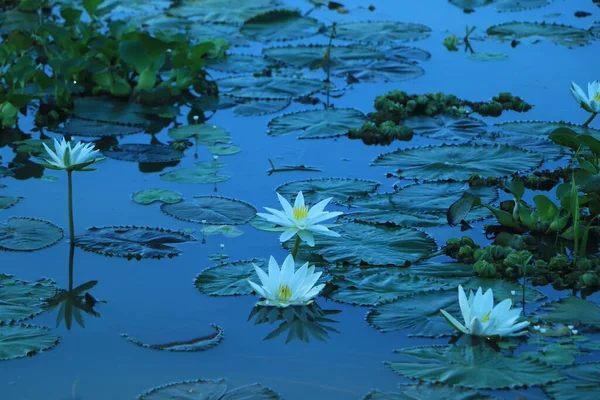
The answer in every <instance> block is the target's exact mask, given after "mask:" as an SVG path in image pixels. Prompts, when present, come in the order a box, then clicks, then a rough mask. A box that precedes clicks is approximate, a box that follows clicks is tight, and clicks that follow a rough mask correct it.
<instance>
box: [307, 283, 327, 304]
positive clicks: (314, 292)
mask: <svg viewBox="0 0 600 400" xmlns="http://www.w3.org/2000/svg"><path fill="white" fill-rule="evenodd" d="M324 287H325V284H324V283H322V284H320V285H317V286H315V287H313V288H312V289H310V290H309V291H308V292H307V293H305V294H304V296H303V299H304V300H305V301H306V300H308V299H312V298H314V297H316V296H318V295H319V293H321V290H323V288H324Z"/></svg>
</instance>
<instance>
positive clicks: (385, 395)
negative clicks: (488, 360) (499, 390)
mask: <svg viewBox="0 0 600 400" xmlns="http://www.w3.org/2000/svg"><path fill="white" fill-rule="evenodd" d="M400 390H401V391H402V393H389V392H382V391H379V390H373V391H371V392H370V393H368V394H367V395H365V397H363V398H362V400H431V399H444V400H494V399H497V397H493V396H487V395H483V394H481V393H480V392H477V391H475V390H471V389H465V388H461V387H458V386H449V385H440V384H437V385H436V384H423V383H420V384H417V385H400Z"/></svg>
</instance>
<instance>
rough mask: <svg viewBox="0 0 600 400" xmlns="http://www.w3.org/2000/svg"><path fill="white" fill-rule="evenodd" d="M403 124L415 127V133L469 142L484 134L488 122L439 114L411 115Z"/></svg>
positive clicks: (434, 137) (447, 140)
mask: <svg viewBox="0 0 600 400" xmlns="http://www.w3.org/2000/svg"><path fill="white" fill-rule="evenodd" d="M402 125H405V126H408V127H410V128H412V129H413V131H414V134H415V135H421V136H426V137H428V138H431V139H438V140H443V141H446V142H452V141H454V142H467V141H469V140H473V139H475V138H478V137H481V136H483V135H484V134H485V133H486V131H487V129H486V126H487V125H486V123H485V122H483V121H480V120H478V119H475V118H470V117H455V116H452V115H439V116H437V117H435V118H434V117H410V118H407V119H405V120H404V121H402Z"/></svg>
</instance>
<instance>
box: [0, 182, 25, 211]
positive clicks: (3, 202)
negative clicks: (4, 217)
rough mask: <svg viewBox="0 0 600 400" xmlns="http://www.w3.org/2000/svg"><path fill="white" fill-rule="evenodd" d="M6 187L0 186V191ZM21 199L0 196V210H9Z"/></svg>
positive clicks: (19, 197)
mask: <svg viewBox="0 0 600 400" xmlns="http://www.w3.org/2000/svg"><path fill="white" fill-rule="evenodd" d="M4 187H6V186H3V185H0V189H2V188H4ZM21 199H23V198H22V197H21V196H0V210H4V209H5V208H11V207H12V206H14V205H15V204H17V203H18V202H19V201H21Z"/></svg>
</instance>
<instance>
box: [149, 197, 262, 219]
mask: <svg viewBox="0 0 600 400" xmlns="http://www.w3.org/2000/svg"><path fill="white" fill-rule="evenodd" d="M160 209H161V210H162V211H163V212H164V213H165V214H167V215H170V216H172V217H175V218H177V219H180V220H183V221H187V222H196V223H202V224H211V225H243V224H245V223H246V222H248V221H250V220H251V219H252V218H254V215H255V214H256V208H254V207H252V206H251V205H250V204H248V203H245V202H243V201H240V200H234V199H228V198H226V197H219V196H194V201H193V202H186V203H177V204H163V205H162V206H161V208H160Z"/></svg>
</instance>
